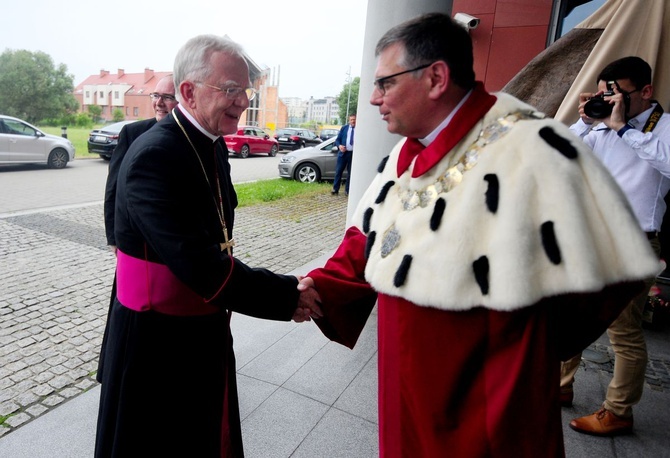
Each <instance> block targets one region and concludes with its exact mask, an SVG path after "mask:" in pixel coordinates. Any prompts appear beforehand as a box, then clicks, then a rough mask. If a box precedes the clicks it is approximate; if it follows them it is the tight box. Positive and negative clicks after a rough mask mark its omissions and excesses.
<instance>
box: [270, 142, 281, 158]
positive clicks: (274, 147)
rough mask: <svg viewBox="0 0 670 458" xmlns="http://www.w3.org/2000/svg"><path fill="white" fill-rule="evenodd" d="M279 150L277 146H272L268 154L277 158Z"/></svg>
mask: <svg viewBox="0 0 670 458" xmlns="http://www.w3.org/2000/svg"><path fill="white" fill-rule="evenodd" d="M278 150H279V148H278V147H277V145H272V148H270V152H269V153H268V156H270V157H275V156H276V155H277V151H278Z"/></svg>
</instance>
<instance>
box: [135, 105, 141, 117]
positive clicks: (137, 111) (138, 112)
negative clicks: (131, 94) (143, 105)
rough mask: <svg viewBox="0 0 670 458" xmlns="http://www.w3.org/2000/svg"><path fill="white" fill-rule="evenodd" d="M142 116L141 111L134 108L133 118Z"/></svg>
mask: <svg viewBox="0 0 670 458" xmlns="http://www.w3.org/2000/svg"><path fill="white" fill-rule="evenodd" d="M139 115H140V109H139V108H138V107H133V116H139Z"/></svg>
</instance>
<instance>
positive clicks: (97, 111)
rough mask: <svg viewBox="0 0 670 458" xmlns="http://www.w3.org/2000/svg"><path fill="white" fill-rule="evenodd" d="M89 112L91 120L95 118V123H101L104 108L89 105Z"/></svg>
mask: <svg viewBox="0 0 670 458" xmlns="http://www.w3.org/2000/svg"><path fill="white" fill-rule="evenodd" d="M88 112H89V113H90V115H91V118H93V122H94V123H96V122H100V116H101V115H102V107H101V106H98V105H89V106H88Z"/></svg>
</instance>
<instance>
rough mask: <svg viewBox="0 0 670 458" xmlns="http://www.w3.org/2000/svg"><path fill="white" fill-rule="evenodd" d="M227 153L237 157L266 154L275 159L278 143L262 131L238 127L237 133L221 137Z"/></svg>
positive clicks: (249, 127)
mask: <svg viewBox="0 0 670 458" xmlns="http://www.w3.org/2000/svg"><path fill="white" fill-rule="evenodd" d="M223 139H224V140H225V142H226V146H227V147H228V152H230V153H233V154H234V155H236V156H239V157H248V156H249V155H250V154H267V155H268V156H270V157H275V156H276V155H277V151H279V143H277V140H275V139H274V138H271V137H270V136H269V135H268V134H267V133H266V132H265V131H264V130H263V129H261V128H260V127H254V126H240V127H239V128H238V129H237V133H236V134H233V135H226V136H224V137H223Z"/></svg>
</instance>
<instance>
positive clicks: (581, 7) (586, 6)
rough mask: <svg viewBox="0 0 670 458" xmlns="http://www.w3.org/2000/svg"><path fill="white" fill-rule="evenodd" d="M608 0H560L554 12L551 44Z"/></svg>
mask: <svg viewBox="0 0 670 458" xmlns="http://www.w3.org/2000/svg"><path fill="white" fill-rule="evenodd" d="M606 1H607V0H558V1H556V2H555V3H554V11H553V13H552V18H553V19H552V22H553V25H552V31H551V32H550V37H551V40H549V44H551V43H553V42H554V41H556V40H558V39H559V38H561V37H562V36H563V35H565V34H566V33H568V32H569V31H571V30H572V29H574V28H575V26H576V25H577V24H579V23H580V22H582V21H583V20H584V19H586V18H587V17H589V16H591V15H592V14H593V13H594V12H595V11H596V10H597V9H598V8H600V7H601V6H603V5H604V4H605V2H606Z"/></svg>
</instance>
